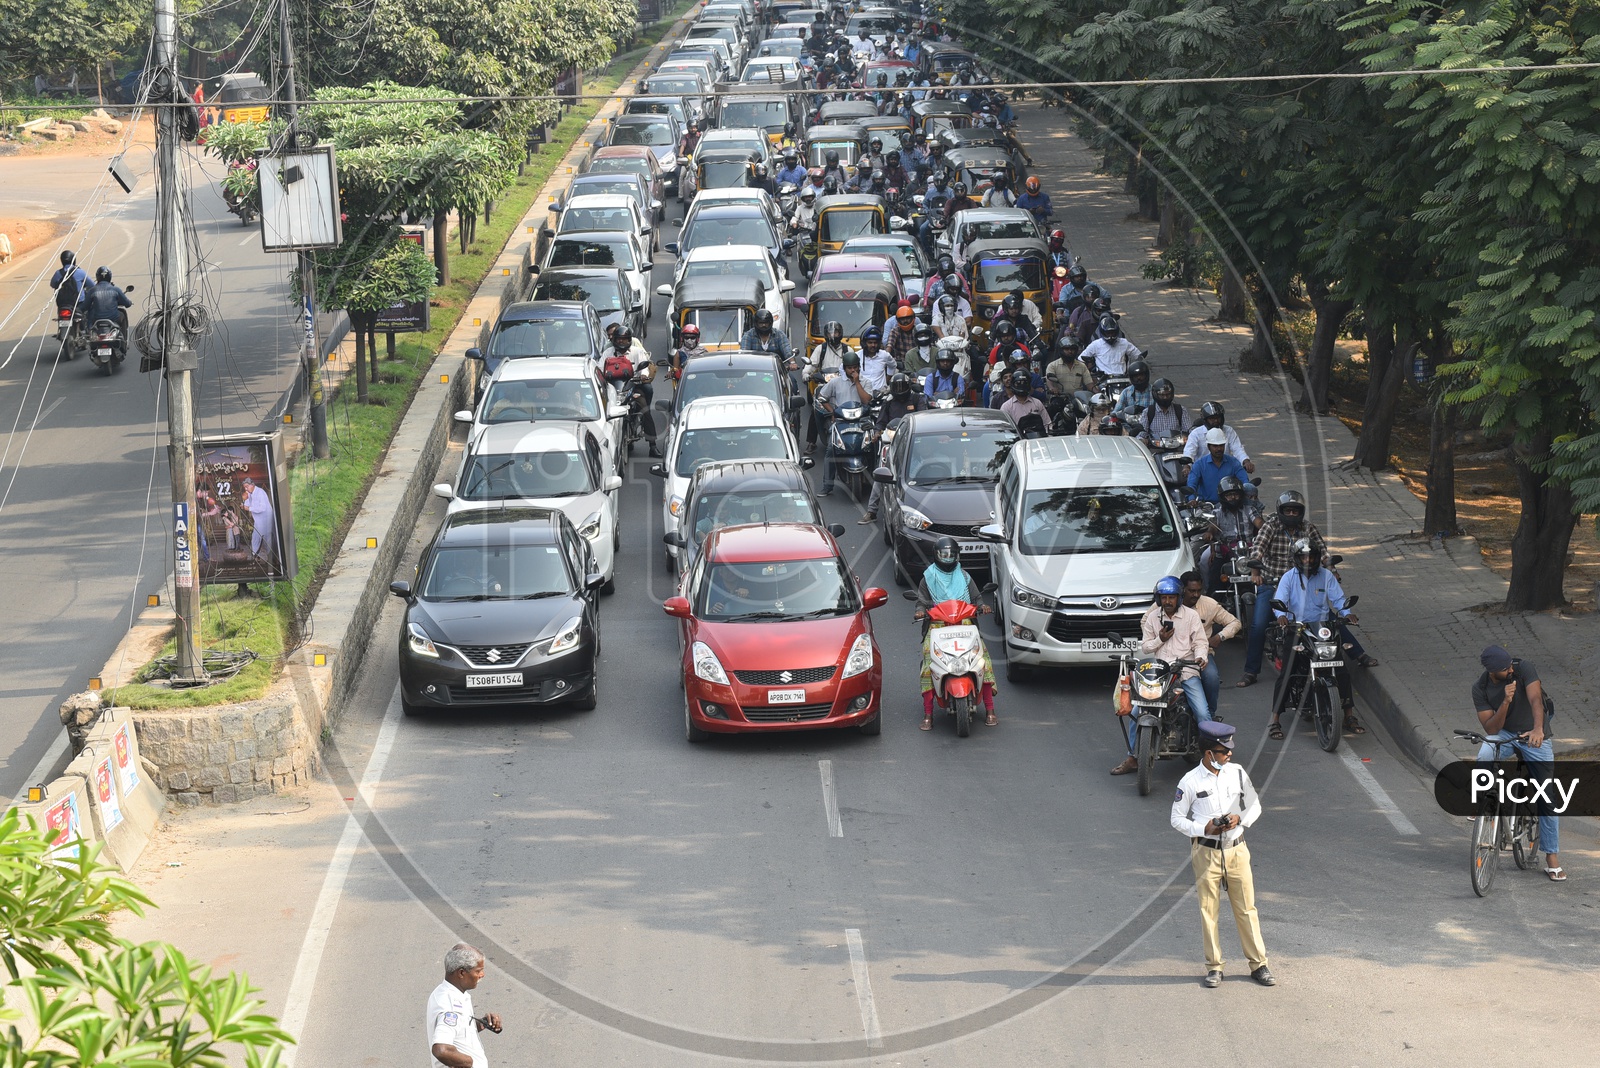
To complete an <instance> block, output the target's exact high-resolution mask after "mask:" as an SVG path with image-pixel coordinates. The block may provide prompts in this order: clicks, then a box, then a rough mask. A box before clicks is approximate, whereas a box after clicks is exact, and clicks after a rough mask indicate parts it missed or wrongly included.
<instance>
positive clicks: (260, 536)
mask: <svg viewBox="0 0 1600 1068" xmlns="http://www.w3.org/2000/svg"><path fill="white" fill-rule="evenodd" d="M244 507H245V510H246V511H248V512H249V513H250V519H251V521H252V527H251V530H250V555H251V556H254V557H256V558H258V559H259V560H260V561H261V562H262V563H263V564H266V565H267V566H268V567H276V566H277V563H278V561H277V557H276V553H274V551H273V546H274V543H275V542H276V540H277V538H276V535H277V528H276V527H275V526H274V525H273V515H272V500H271V498H269V497H268V496H267V491H266V490H264V489H262V488H261V487H260V486H258V485H256V480H255V479H253V478H247V479H245V480H244Z"/></svg>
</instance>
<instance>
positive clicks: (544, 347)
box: [489, 319, 590, 358]
mask: <svg viewBox="0 0 1600 1068" xmlns="http://www.w3.org/2000/svg"><path fill="white" fill-rule="evenodd" d="M589 346H590V338H589V326H588V324H587V323H585V322H584V321H583V320H582V319H517V320H513V321H512V322H509V323H501V324H500V326H499V328H498V329H497V330H495V332H494V338H493V340H491V341H490V342H489V355H491V356H495V357H503V356H504V357H512V358H515V357H517V356H587V355H589Z"/></svg>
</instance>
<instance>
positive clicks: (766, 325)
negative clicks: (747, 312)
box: [756, 308, 772, 334]
mask: <svg viewBox="0 0 1600 1068" xmlns="http://www.w3.org/2000/svg"><path fill="white" fill-rule="evenodd" d="M771 330H772V312H770V311H769V310H767V309H766V308H762V309H761V310H760V311H758V312H756V333H758V334H765V333H768V332H770V331H771Z"/></svg>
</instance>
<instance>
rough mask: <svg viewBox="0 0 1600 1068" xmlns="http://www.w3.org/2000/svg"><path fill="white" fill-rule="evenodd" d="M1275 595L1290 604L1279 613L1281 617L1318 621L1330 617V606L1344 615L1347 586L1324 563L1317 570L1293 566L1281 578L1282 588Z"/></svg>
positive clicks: (1280, 586) (1311, 621) (1305, 621)
mask: <svg viewBox="0 0 1600 1068" xmlns="http://www.w3.org/2000/svg"><path fill="white" fill-rule="evenodd" d="M1272 596H1273V598H1274V599H1276V600H1279V601H1282V602H1283V603H1284V604H1285V605H1287V606H1288V607H1289V611H1287V612H1277V610H1276V609H1274V612H1276V613H1277V616H1278V618H1279V619H1293V620H1297V621H1299V622H1301V623H1316V622H1320V621H1321V620H1324V619H1327V618H1328V615H1329V612H1330V610H1331V611H1332V612H1337V613H1338V614H1339V615H1344V610H1345V602H1344V587H1343V586H1340V585H1339V576H1337V575H1335V574H1334V573H1333V569H1332V568H1328V567H1322V566H1321V565H1320V564H1319V565H1318V567H1317V570H1316V571H1315V572H1314V573H1313V574H1310V575H1308V574H1306V573H1305V572H1304V571H1302V570H1301V569H1300V568H1298V567H1291V568H1290V569H1289V570H1287V571H1285V572H1284V573H1283V577H1282V578H1280V579H1279V580H1278V590H1277V592H1276V593H1274V594H1273V595H1272Z"/></svg>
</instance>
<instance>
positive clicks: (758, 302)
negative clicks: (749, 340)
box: [671, 275, 766, 352]
mask: <svg viewBox="0 0 1600 1068" xmlns="http://www.w3.org/2000/svg"><path fill="white" fill-rule="evenodd" d="M765 306H766V297H765V295H764V293H763V291H762V288H761V283H760V282H759V281H758V280H756V279H755V278H751V277H750V276H748V275H709V276H698V277H693V278H681V279H679V280H678V284H677V286H676V287H675V288H674V289H673V291H672V304H671V309H672V314H671V326H672V346H673V348H677V347H678V345H680V344H682V341H683V328H684V327H685V326H687V325H689V324H690V323H694V324H695V325H696V326H698V327H699V328H700V344H702V345H704V346H705V347H706V348H708V349H711V350H712V351H713V352H737V351H738V350H739V340H740V339H741V338H743V337H744V335H745V332H746V331H748V330H750V329H751V328H752V327H754V326H755V325H756V312H757V311H759V310H760V309H761V308H763V307H765Z"/></svg>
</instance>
